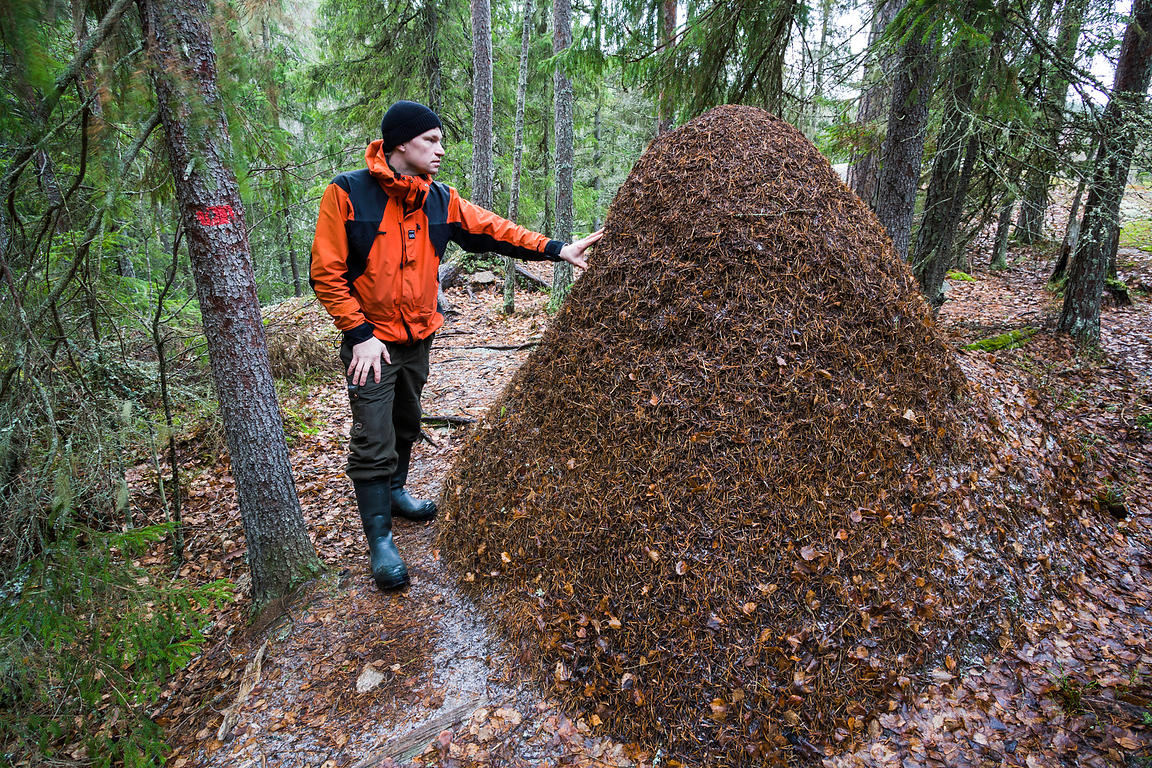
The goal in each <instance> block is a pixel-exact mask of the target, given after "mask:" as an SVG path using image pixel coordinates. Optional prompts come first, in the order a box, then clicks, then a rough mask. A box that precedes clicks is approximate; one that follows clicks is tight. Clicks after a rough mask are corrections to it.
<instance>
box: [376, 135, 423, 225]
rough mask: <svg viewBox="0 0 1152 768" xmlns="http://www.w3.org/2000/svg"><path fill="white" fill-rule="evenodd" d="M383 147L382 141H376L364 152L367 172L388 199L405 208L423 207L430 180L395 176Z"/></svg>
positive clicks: (419, 177) (420, 177) (421, 177)
mask: <svg viewBox="0 0 1152 768" xmlns="http://www.w3.org/2000/svg"><path fill="white" fill-rule="evenodd" d="M383 147H384V142H383V140H381V139H376V141H374V142H372V143H371V144H369V145H368V149H366V150H365V151H364V161H365V162H366V163H367V164H368V172H369V173H371V174H372V176H373V178H375V179H376V181H378V182H379V183H380V186H381V187H383V188H384V191H385V192H387V193H388V196H389V197H395V198H397V199H399V200H401V201H403V203H404V207H405V208H408V209H412V208H420V207H421V206H423V205H424V200H425V198H427V197H428V188H429V187H430V186H432V179H431V178H430V177H428V176H402V175H400V174H397V173H396V172H395V171H393V170H392V168H391V166H389V165H388V159H387V158H386V157H385V156H384V149H383Z"/></svg>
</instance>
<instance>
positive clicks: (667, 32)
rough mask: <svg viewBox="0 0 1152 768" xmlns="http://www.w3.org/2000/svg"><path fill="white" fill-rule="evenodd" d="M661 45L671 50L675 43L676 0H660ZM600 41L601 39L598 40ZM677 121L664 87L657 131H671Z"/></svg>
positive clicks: (657, 110) (657, 106)
mask: <svg viewBox="0 0 1152 768" xmlns="http://www.w3.org/2000/svg"><path fill="white" fill-rule="evenodd" d="M659 3H660V7H659V14H660V47H661V48H662V49H663V50H665V51H669V50H671V48H672V45H673V44H674V43H675V35H676V0H659ZM597 42H599V41H597ZM674 123H675V110H674V108H673V104H672V99H671V97H670V96H669V94H667V93H666V92H665V91H664V90H663V89H661V90H660V96H659V98H658V99H657V103H656V133H665V132H666V131H670V130H671V129H672V126H673V125H674Z"/></svg>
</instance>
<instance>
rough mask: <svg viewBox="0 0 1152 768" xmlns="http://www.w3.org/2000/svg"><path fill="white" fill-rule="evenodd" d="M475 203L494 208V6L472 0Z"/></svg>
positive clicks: (479, 0) (486, 2)
mask: <svg viewBox="0 0 1152 768" xmlns="http://www.w3.org/2000/svg"><path fill="white" fill-rule="evenodd" d="M472 202H474V203H476V205H479V206H480V207H481V208H487V209H489V210H491V209H492V6H491V4H490V3H489V0H472Z"/></svg>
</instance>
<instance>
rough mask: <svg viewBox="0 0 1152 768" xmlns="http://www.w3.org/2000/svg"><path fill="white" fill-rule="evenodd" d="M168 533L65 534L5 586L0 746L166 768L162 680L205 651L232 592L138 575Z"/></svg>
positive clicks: (70, 529)
mask: <svg viewBox="0 0 1152 768" xmlns="http://www.w3.org/2000/svg"><path fill="white" fill-rule="evenodd" d="M168 532H169V527H168V526H148V527H144V528H130V529H128V530H126V531H124V532H120V533H109V532H104V531H98V530H95V529H92V528H87V527H84V526H80V525H71V524H65V525H62V526H60V527H59V528H58V529H57V530H56V531H55V532H54V533H55V538H54V540H52V541H51V543H50V544H49V545H48V546H47V547H46V548H45V549H44V551H43V552H41V553H40V554H39V555H38V556H37V557H35V558H33V559H32V560H30V561H28V562H27V563H25V564H24V565H23V566H22V567H21V568H20V569H19V570H18V571H17V572H16V573H15V574H14V575H13V576H12V577H11V578H10V579H8V580H7V581H6V582H5V583H4V584H3V586H2V587H0V600H2V603H0V605H2V610H0V701H2V702H3V703H4V707H3V709H2V710H0V741H3V742H4V743H5V744H6V745H8V747H9V748H12V747H16V748H17V751H18V752H21V753H24V754H39V755H40V756H41V757H42V758H44V759H48V760H52V759H59V757H61V756H67V755H71V756H73V757H79V756H81V755H82V754H84V753H86V754H87V757H88V758H89V759H90V760H92V761H93V764H94V765H100V766H111V765H125V766H151V765H162V764H163V759H164V754H165V752H166V747H165V745H164V742H163V733H162V730H161V729H160V727H159V726H157V725H156V724H155V723H154V722H153V721H152V719H151V717H150V716H149V712H150V710H151V708H152V706H153V705H155V703H156V702H157V700H158V698H159V695H160V690H161V686H162V684H163V682H164V681H165V679H166V678H167V677H168V675H170V674H171V673H172V672H174V671H176V670H178V669H180V668H181V667H183V666H185V665H186V664H187V663H188V661H189V660H190V659H191V658H192V657H193V656H195V655H196V654H198V653H199V652H200V649H201V647H202V646H203V643H204V641H205V639H206V636H205V630H206V629H207V627H208V624H209V618H208V614H207V609H208V608H210V607H211V606H212V605H213V604H214V603H217V602H219V601H223V600H229V599H231V597H232V586H231V584H229V583H228V582H226V581H216V582H212V583H210V584H206V585H203V586H197V587H193V586H189V585H184V584H179V583H176V584H169V583H167V580H166V579H164V578H157V577H158V576H160V575H159V574H152V573H149V572H148V571H146V570H145V569H144V568H142V567H141V566H139V565H137V564H136V563H135V562H134V561H133V558H134V557H138V556H139V555H140V554H142V553H143V552H144V551H145V550H146V549H147V548H148V547H149V546H151V545H154V544H155V543H156V542H158V541H160V540H161V539H162V538H163V537H164V536H165V535H166V534H167V533H168Z"/></svg>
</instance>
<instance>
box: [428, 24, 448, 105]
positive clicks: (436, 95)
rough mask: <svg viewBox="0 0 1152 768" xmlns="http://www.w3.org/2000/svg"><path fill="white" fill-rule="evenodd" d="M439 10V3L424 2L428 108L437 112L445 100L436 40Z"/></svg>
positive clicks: (438, 47) (438, 48)
mask: <svg viewBox="0 0 1152 768" xmlns="http://www.w3.org/2000/svg"><path fill="white" fill-rule="evenodd" d="M439 12H440V4H439V3H433V2H426V3H424V35H425V37H426V38H427V40H428V54H427V56H425V57H424V69H425V73H426V75H427V76H428V108H429V109H431V110H432V111H433V112H435V113H436V114H440V107H441V105H442V103H443V101H444V86H443V84H442V82H441V75H440V72H441V68H440V46H439V45H438V44H437V42H436V31H437V27H438V26H439V20H438V19H437V14H438V13H439Z"/></svg>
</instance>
